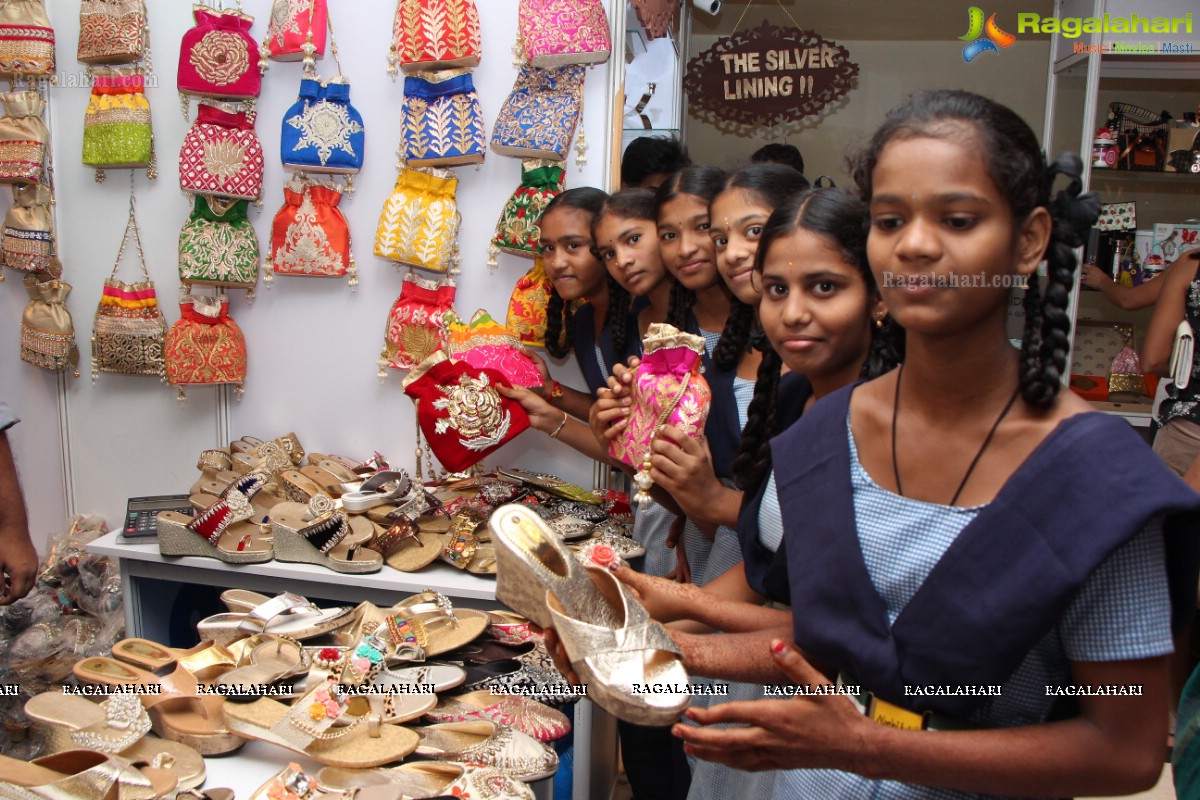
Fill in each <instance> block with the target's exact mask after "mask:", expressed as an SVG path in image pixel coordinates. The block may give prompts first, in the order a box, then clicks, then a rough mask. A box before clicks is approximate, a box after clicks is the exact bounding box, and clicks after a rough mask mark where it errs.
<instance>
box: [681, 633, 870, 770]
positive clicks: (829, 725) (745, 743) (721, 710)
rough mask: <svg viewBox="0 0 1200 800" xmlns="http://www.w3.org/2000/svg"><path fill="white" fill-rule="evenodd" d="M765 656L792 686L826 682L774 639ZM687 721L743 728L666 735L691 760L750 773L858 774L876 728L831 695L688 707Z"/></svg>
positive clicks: (688, 730)
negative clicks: (810, 771) (681, 746)
mask: <svg viewBox="0 0 1200 800" xmlns="http://www.w3.org/2000/svg"><path fill="white" fill-rule="evenodd" d="M771 653H772V655H773V657H774V660H775V663H776V665H777V666H778V667H779V669H780V671H781V672H783V674H785V675H786V676H787V677H788V678H789V679H790V680H791V682H792V683H794V684H795V685H798V686H804V685H809V686H814V687H815V686H825V685H828V684H829V680H828V679H827V678H826V677H825V676H824V675H822V674H821V673H820V672H818V671H817V670H816V669H815V668H814V667H813V666H812V665H811V664H809V663H808V661H806V660H805V659H804V657H803V656H801V655H800V653H798V652H797V651H796V649H795V647H794V646H792V645H785V644H784V643H783V642H782V641H780V640H778V639H776V640H774V641H773V642H772V643H771ZM687 718H688V719H690V720H692V721H693V722H696V723H699V724H700V725H701V726H711V725H716V724H718V723H733V724H734V725H740V726H743V727H733V728H714V727H693V726H690V725H684V724H676V725H675V726H674V728H672V729H671V732H672V733H673V734H674V735H675V736H678V737H679V738H680V739H683V741H684V751H685V752H687V753H689V754H691V755H695V756H696V757H697V758H702V759H704V760H705V761H715V762H718V763H722V764H729V765H730V766H733V767H737V768H738V769H744V770H750V771H761V770H770V769H822V768H823V769H839V770H844V771H847V772H860V774H861V769H862V766H861V765H862V764H865V763H866V760H867V759H869V758H870V736H871V734H872V733H873V731H872V728H873V727H876V725H875V723H874V722H871V721H870V720H868V719H867V718H866V717H865V716H863V715H862V714H860V713H859V712H858V710H857V709H856V708H855V707H854V704H853V703H852V702H851V701H850V699H849V698H847V697H845V696H842V695H837V694H829V695H817V694H814V695H804V696H802V695H797V696H796V697H793V698H789V699H787V700H755V701H751V702H744V703H722V704H720V705H716V706H713V707H712V708H695V707H693V708H689V709H688V711H687Z"/></svg>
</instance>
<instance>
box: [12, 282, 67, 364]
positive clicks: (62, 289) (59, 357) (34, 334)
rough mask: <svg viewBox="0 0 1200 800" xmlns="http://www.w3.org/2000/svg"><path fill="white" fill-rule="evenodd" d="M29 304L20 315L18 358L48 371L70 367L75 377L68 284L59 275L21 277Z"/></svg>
mask: <svg viewBox="0 0 1200 800" xmlns="http://www.w3.org/2000/svg"><path fill="white" fill-rule="evenodd" d="M25 291H26V292H28V293H29V304H28V305H26V306H25V311H24V313H22V314H21V360H22V361H25V362H28V363H30V364H33V365H34V366H35V367H41V368H42V369H48V370H50V371H52V372H65V371H66V370H68V369H71V370H73V371H74V373H75V377H76V378H78V377H79V348H78V347H76V346H75V323H74V322H73V321H72V320H71V312H70V311H69V310H68V309H67V296H68V295H69V294H71V284H69V283H67V282H66V281H63V280H60V279H59V278H51V279H50V280H43V279H42V278H40V277H39V276H38V275H26V276H25Z"/></svg>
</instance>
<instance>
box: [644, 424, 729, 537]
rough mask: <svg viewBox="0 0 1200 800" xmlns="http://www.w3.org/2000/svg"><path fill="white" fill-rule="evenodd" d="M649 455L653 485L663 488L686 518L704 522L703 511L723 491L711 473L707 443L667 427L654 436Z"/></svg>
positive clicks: (710, 459) (722, 486) (712, 472)
mask: <svg viewBox="0 0 1200 800" xmlns="http://www.w3.org/2000/svg"><path fill="white" fill-rule="evenodd" d="M651 453H652V455H651V457H650V467H651V468H650V477H651V478H652V479H653V480H654V483H655V484H657V485H659V486H661V487H662V488H664V489H666V490H667V491H668V492H669V493H670V494H671V497H673V498H675V502H677V503H678V504H679V506H680V508H682V509H683V511H684V512H685V513H686V514H687V515H688V516H689V517H695V518H698V519H707V517H706V516H705V514H704V513H703V512H704V510H705V509H706V508H707V506H708V504H709V503H711V502H712V500H713V498H714V497H717V496H719V495H720V494H721V493H722V492H724V491H725V489H726V487H725V485H724V484H723V483H721V481H719V480H718V479H717V475H716V472H715V471H714V470H713V465H712V453H711V452H710V451H709V449H708V444H707V443H706V442H701V441H699V440H697V439H693V438H691V437H690V436H686V435H684V433H683V432H682V431H680V430H679V429H678V428H675V427H673V426H671V425H666V426H663V427H662V428H660V429H659V432H658V435H657V436H655V437H654V443H653V445H652V446H651Z"/></svg>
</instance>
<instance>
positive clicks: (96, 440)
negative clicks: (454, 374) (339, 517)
mask: <svg viewBox="0 0 1200 800" xmlns="http://www.w3.org/2000/svg"><path fill="white" fill-rule="evenodd" d="M147 5H148V6H149V14H150V29H151V39H152V47H153V72H152V73H151V75H150V76H149V78H148V82H149V83H150V85H151V88H149V89H148V91H147V95H148V97H149V99H150V103H151V106H152V110H153V114H154V134H155V146H156V149H157V152H158V159H159V173H160V174H159V177H158V179H157V180H156V181H149V180H147V178H146V175H145V173H144V172H137V173H135V183H136V198H137V208H138V217H139V220H140V222H141V225H142V232H143V238H144V242H145V245H146V255H147V260H148V263H149V268H150V273H151V276H152V278H153V279H154V280H155V282H156V284H157V288H158V294H159V298H160V300H161V301H162V304H163V307H164V310H165V312H166V315H167V319H168V322H174V321H175V320H176V319H178V317H179V308H178V304H177V302H176V301H177V288H178V286H179V281H178V272H177V252H178V236H179V230H180V228H181V227H182V225H183V223H184V222H185V220H186V219H187V217H188V213H189V211H190V209H191V204H190V201H189V199H188V198H187V197H185V196H184V195H183V194H182V193H181V192H180V190H179V180H178V179H179V176H178V152H179V147H180V144H181V143H182V141H183V137H184V135H185V133H186V132H187V129H188V123H187V122H186V121H185V120H184V118H183V115H182V113H181V111H180V107H179V100H178V95H177V94H176V91H175V71H176V67H177V64H178V57H179V45H180V40H181V37H182V36H183V33H184V31H186V30H187V29H188V27H189V26H190V24H191V5H190V4H189V3H186V2H173V3H161V2H152V3H147ZM227 5H229V6H232V2H227ZM477 5H478V7H479V12H480V17H481V21H482V27H483V40H484V48H483V62H482V64H481V65H480V67H479V68H478V69H476V70H475V72H474V82H475V86H476V88H477V90H478V92H479V97H480V101H481V104H482V106H483V113H484V117H485V119H486V122H487V128H488V133H489V135H490V133H491V129H492V123H493V122H494V120H495V117H496V115H497V114H498V113H499V111H500V106H501V104H502V103H503V101H504V98H505V97H506V96H507V94H508V92H509V90H510V89H511V88H512V84H513V81H514V79H515V78H516V76H517V67H516V66H514V64H513V54H512V45H513V43H514V42H515V40H516V33H517V0H480V1H479V2H478V3H477ZM611 5H616V6H617V7H616V8H611V7H610V6H611ZM46 6H47V8H48V11H49V14H50V17H51V20H52V23H53V25H54V28H55V32H56V34H57V40H58V59H59V73H58V86H56V87H54V88H51V89H50V90H49V91H50V111H49V117H48V120H49V124H50V126H51V128H52V137H53V144H54V155H55V177H56V184H57V200H58V206H57V218H58V225H59V242H60V249H61V253H62V260H63V263H64V265H65V273H64V277H65V279H66V280H67V281H68V282H69V283H71V284H72V285H73V286H74V291H73V293H72V294H71V297H70V300H69V302H68V305H69V307H70V310H71V312H72V314H73V316H74V319H75V325H76V332H77V339H78V342H79V346H80V351H81V354H82V359H81V364H80V378H79V379H78V380H76V379H74V378H69V379H65V380H60V379H58V378H57V377H56V376H54V375H51V374H49V373H47V372H44V371H42V370H39V369H37V368H34V367H32V366H30V365H28V364H25V363H23V362H21V361H19V359H18V357H17V353H18V339H19V335H20V333H19V329H20V324H19V320H20V316H21V310H22V308H23V307H24V304H25V299H26V296H25V292H24V287H23V285H22V283H21V281H20V280H19V278H20V276H19V275H17V274H15V273H13V272H12V271H11V270H9V271H8V279H7V280H6V281H5V282H4V283H3V284H0V308H2V309H3V310H4V319H5V320H6V322H5V324H4V326H3V329H2V330H0V354H2V355H0V396H3V397H4V398H5V399H7V401H8V402H9V403H10V404H12V405H13V406H14V407H15V408H16V409H17V410H18V413H19V415H20V416H21V418H22V423H21V424H20V425H19V426H17V427H16V428H15V429H13V431H12V432H11V435H10V438H11V439H12V441H13V442H14V445H15V450H16V457H17V460H18V463H19V470H20V473H21V477H22V481H23V485H24V488H25V492H26V496H27V499H28V505H29V506H30V510H31V515H32V529H33V532H34V538H35V542H37V544H38V545H39V548H44V545H45V542H46V540H47V538H48V537H49V536H50V535H52V534H54V533H56V532H59V531H61V530H63V529H64V528H65V527H66V522H67V519H68V516H69V515H70V514H72V513H89V512H90V513H97V514H100V515H102V516H104V517H105V518H106V519H107V520H108V522H109V525H110V526H112V527H116V526H117V525H119V524H120V523H121V521H122V519H123V514H124V509H125V502H126V499H127V498H128V497H131V496H138V495H152V494H168V493H178V492H186V491H187V489H188V487H189V486H191V484H192V483H193V481H194V480H195V479H196V476H197V472H196V468H195V464H196V458H197V456H198V454H199V453H200V452H201V451H202V450H204V449H206V448H211V447H217V446H223V445H225V444H228V442H229V440H230V439H231V438H237V437H240V436H242V435H247V434H249V435H254V436H259V437H263V438H269V437H273V436H278V435H280V434H283V433H286V432H288V431H295V432H296V434H297V435H298V436H299V437H300V439H301V441H302V443H303V444H304V446H305V447H306V448H308V449H309V450H313V451H320V452H326V453H328V452H335V453H344V454H347V455H350V456H355V457H363V456H366V455H369V454H370V453H371V452H373V451H375V450H378V451H380V452H382V453H384V454H385V455H387V456H388V457H389V458H390V459H391V461H392V463H393V464H395V465H398V466H402V467H404V468H406V469H409V470H411V469H412V468H413V467H414V463H415V456H414V451H415V447H416V420H415V414H414V410H413V406H412V403H411V401H410V400H409V399H408V397H407V396H405V395H404V393H403V391H402V389H401V387H400V381H401V379H402V378H403V377H404V373H399V372H391V374H389V376H388V378H387V379H386V380H385V381H383V382H381V381H380V380H379V378H378V377H377V372H378V366H377V365H376V360H377V359H378V357H379V352H380V349H381V347H382V345H383V334H384V327H385V323H386V320H387V316H388V311H389V309H390V308H391V305H392V303H393V302H394V301H395V299H396V297H397V296H398V295H399V293H400V290H401V286H402V279H403V275H404V271H402V270H401V271H398V270H397V269H396V267H395V266H394V265H393V264H391V263H390V262H387V261H384V260H383V259H380V258H377V257H376V256H374V255H373V243H374V234H375V229H376V223H377V222H378V219H379V212H380V209H381V208H382V206H383V203H384V201H385V199H386V198H387V197H388V194H389V193H390V192H391V190H392V187H393V185H394V183H395V180H396V148H397V145H398V144H399V143H400V141H401V117H400V110H401V104H402V102H403V94H404V93H403V76H401V78H400V79H398V80H397V81H396V82H395V83H393V82H392V80H391V79H390V78H389V77H388V75H387V74H386V67H387V54H388V46H389V43H390V37H391V31H392V19H393V14H394V11H395V0H353V2H351V0H329V6H330V9H331V15H332V18H333V24H334V29H335V32H336V34H337V41H338V45H339V50H340V53H339V57H340V59H341V62H342V67H343V69H344V72H345V74H346V76H347V77H348V78H349V80H350V83H351V100H352V103H353V104H354V105H355V107H356V108H357V109H358V110H359V111H360V112H361V113H362V115H363V118H364V126H365V128H366V156H365V169H364V170H363V172H362V174H361V175H359V176H358V177H357V179H356V180H355V187H356V190H355V192H354V193H353V194H352V195H348V196H346V197H345V198H344V200H343V201H342V206H341V207H342V209H343V210H344V212H345V214H346V216H347V218H348V219H349V221H350V230H351V234H352V236H353V242H354V244H353V247H354V255H355V258H356V260H357V263H358V270H359V279H360V281H361V285H360V286H359V287H358V291H357V292H356V293H355V292H351V290H350V288H349V287H348V286H347V282H346V280H345V279H342V280H328V279H316V278H295V277H286V276H281V277H278V278H276V280H275V283H274V286H273V287H272V288H270V289H268V288H266V286H265V285H264V284H261V283H260V285H259V287H258V291H257V292H256V294H257V298H256V299H255V300H254V302H253V304H250V303H248V302H247V301H246V298H245V293H244V292H242V291H238V290H231V291H230V297H231V313H232V316H233V318H234V320H236V321H237V323H238V324H239V325H240V326H241V327H242V329H243V331H245V335H246V340H247V343H248V346H249V374H248V377H247V380H246V384H245V395H244V397H243V398H242V399H240V400H238V399H236V398H235V396H234V393H233V391H232V390H226V389H222V388H217V387H193V388H189V389H188V390H187V402H186V403H183V404H181V403H179V402H178V401H177V400H176V392H175V390H174V389H173V388H171V387H168V386H166V385H163V384H160V383H159V382H158V381H157V380H156V379H154V378H136V377H121V376H113V375H100V376H98V378H97V380H96V382H95V383H93V376H92V372H91V369H90V363H89V362H90V358H89V356H90V345H89V339H90V336H91V327H92V317H93V315H94V313H95V309H96V305H97V303H98V301H99V298H100V293H101V289H102V287H103V283H104V279H105V278H106V277H108V274H109V272H110V270H111V269H112V266H113V261H114V259H115V256H116V253H117V249H118V247H119V245H120V239H121V233H122V231H123V229H124V226H125V220H126V209H127V207H128V196H129V173H128V172H127V171H111V172H109V173H108V178H107V180H106V181H105V182H103V183H96V182H95V181H94V179H93V172H92V170H90V169H87V168H85V167H84V166H83V165H82V164H81V163H80V156H79V154H80V149H81V145H82V137H83V120H84V112H85V109H86V108H87V104H88V97H89V83H88V80H87V75H86V73H85V70H84V68H83V66H82V65H79V64H77V63H76V62H75V60H74V54H75V46H76V42H77V38H78V32H79V16H78V15H79V2H78V0H47V2H46ZM605 6H606V8H608V9H609V13H610V22H611V23H612V25H613V27H614V30H616V31H621V30H623V27H624V8H623V4H620V3H616V4H613V3H611V0H606V2H605ZM243 7H244V10H245V11H246V12H247V13H250V14H253V15H254V16H255V17H256V21H255V24H254V29H253V34H254V35H255V37H256V38H257V39H259V40H261V39H262V38H263V37H264V35H265V32H266V27H267V18H268V16H269V13H270V7H271V2H270V0H244V2H243ZM613 38H614V40H615V42H617V43H618V45H619V43H620V42H622V41H623V38H624V37H623V36H621V35H618V36H614V37H613ZM619 59H620V55H619V51H618V55H617V58H616V59H614V60H616V61H617V62H618V64H619ZM301 69H302V68H301V65H300V64H299V63H291V64H284V63H277V62H272V63H271V67H270V70H269V71H268V73H267V75H266V78H265V79H264V84H263V94H262V97H261V98H260V100H259V104H258V125H257V130H258V135H259V137H260V139H261V140H262V143H263V147H264V149H265V151H266V155H267V170H266V180H265V189H264V194H263V203H262V208H259V209H255V208H254V207H253V206H252V207H251V219H252V221H253V223H254V226H255V228H256V230H257V231H258V236H259V241H260V245H261V246H262V248H263V251H264V253H265V252H267V250H268V247H269V241H270V238H269V237H270V226H271V221H272V218H273V217H274V215H275V212H276V211H277V210H278V209H279V207H280V205H281V204H282V202H283V184H284V181H285V180H286V174H285V171H284V170H283V168H282V166H281V164H280V158H279V142H280V131H281V127H280V126H281V123H282V120H283V116H284V113H285V112H286V110H287V109H288V108H289V106H290V105H291V104H292V103H294V102H295V100H296V93H297V90H298V88H299V83H300V77H301ZM318 69H319V71H320V73H321V75H322V76H323V77H330V76H332V75H333V74H334V73H335V66H334V63H333V60H332V59H331V58H330V57H328V55H327V56H326V57H325V58H324V59H323V60H321V61H319V62H318ZM617 72H618V74H616V75H614V74H612V70H611V68H610V65H601V66H599V67H594V68H591V69H590V70H589V71H588V77H587V84H586V101H585V108H586V113H585V115H584V127H585V131H586V136H587V141H588V144H589V145H590V149H589V153H588V159H587V165H586V166H585V167H584V168H583V169H582V170H580V169H579V168H578V167H577V165H576V163H575V160H574V156H575V153H574V152H572V153H571V158H570V160H568V162H567V167H568V169H567V186H568V187H575V186H598V187H602V188H604V187H607V186H608V177H609V176H608V173H609V153H610V152H611V150H612V141H613V127H614V126H613V120H612V108H613V106H614V105H616V106H618V107H619V105H620V104H619V102H618V103H615V104H614V103H613V102H612V98H613V97H615V96H616V93H618V92H619V91H620V88H619V87H620V79H619V72H620V71H619V70H618V71H617ZM194 109H195V105H194V103H193V111H192V117H193V118H194V117H195V110H194ZM455 174H456V175H457V176H458V178H459V189H458V203H459V209H460V211H461V213H462V216H463V225H462V232H461V239H460V241H461V250H462V274H461V276H460V278H459V281H458V295H457V303H456V307H457V310H458V312H459V313H460V314H461V315H462V316H463V317H469V316H470V315H471V314H472V313H473V312H474V311H475V310H476V309H477V308H486V309H487V310H489V311H490V312H491V313H492V314H493V315H494V316H496V317H497V318H499V319H503V318H504V314H505V312H506V309H507V305H508V299H509V296H510V293H511V291H512V287H513V284H514V283H515V282H516V281H517V279H518V278H520V277H521V275H523V274H524V273H525V272H526V271H527V270H528V269H529V268H530V266H531V265H532V262H531V261H528V260H525V259H521V258H518V257H515V256H510V255H505V254H502V255H500V257H499V266H498V267H495V268H489V267H488V266H487V259H488V241H489V238H490V237H491V234H492V232H493V229H494V227H495V224H496V221H497V219H498V218H499V215H500V211H501V207H502V206H503V204H504V202H505V200H506V199H507V198H508V196H509V195H510V194H511V193H512V192H513V190H514V189H515V188H516V187H517V185H518V183H519V181H520V177H521V162H520V161H519V160H518V159H514V158H508V157H504V156H499V155H497V154H495V153H491V152H489V153H488V156H487V159H486V161H485V163H484V164H483V165H482V166H481V167H478V168H477V167H461V168H458V169H456V170H455ZM136 270H137V266H136V261H135V260H134V259H133V258H132V255H131V254H129V253H127V255H126V261H125V263H124V265H123V272H122V275H123V276H125V279H126V280H133V279H134V278H133V277H132V276H133V275H135V274H136ZM420 274H423V275H425V277H431V276H430V275H429V274H427V273H420ZM551 370H552V373H553V374H554V376H555V377H556V378H558V379H559V380H561V381H562V382H563V383H566V384H568V385H574V386H577V387H582V386H583V385H584V384H583V381H582V379H581V378H580V376H579V373H578V371H577V369H576V368H575V365H574V362H573V361H568V362H565V363H552V364H551ZM486 463H487V464H489V465H493V464H494V465H510V466H520V467H525V468H536V469H541V470H548V471H551V472H554V473H557V474H559V475H561V476H563V477H564V478H567V479H569V480H573V481H576V482H580V483H583V484H588V485H590V484H591V483H592V481H593V462H591V461H589V460H588V459H585V458H583V457H582V456H579V455H578V454H576V453H575V452H574V451H572V450H569V449H568V448H566V447H564V446H562V445H560V444H558V443H556V442H551V441H550V440H549V439H548V437H546V436H545V435H544V434H542V433H539V432H537V431H529V432H527V433H525V434H523V435H522V436H520V437H518V438H517V439H516V440H515V441H514V442H512V443H510V444H508V445H506V446H505V447H504V448H503V449H501V450H500V451H498V452H497V453H495V454H493V455H491V456H490V457H489V458H488V459H487V460H486Z"/></svg>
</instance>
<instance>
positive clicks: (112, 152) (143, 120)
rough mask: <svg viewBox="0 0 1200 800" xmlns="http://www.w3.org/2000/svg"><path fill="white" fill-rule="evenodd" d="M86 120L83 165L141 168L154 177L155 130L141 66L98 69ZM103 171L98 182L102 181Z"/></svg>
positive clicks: (156, 172) (155, 171)
mask: <svg viewBox="0 0 1200 800" xmlns="http://www.w3.org/2000/svg"><path fill="white" fill-rule="evenodd" d="M95 75H96V77H95V80H94V82H93V84H92V97H91V100H90V101H89V102H88V107H87V113H86V115H85V116H84V118H83V163H84V164H86V165H87V166H89V167H95V168H96V169H97V170H105V169H142V168H145V169H146V170H147V175H148V176H149V177H151V178H155V177H157V175H158V171H157V170H156V169H155V161H154V127H153V124H152V120H151V117H150V101H149V100H147V99H146V78H145V75H144V73H143V70H142V68H141V67H127V68H119V67H117V68H110V67H97V68H96V70H95ZM103 178H104V173H103V172H100V173H99V175H98V176H97V179H98V180H103Z"/></svg>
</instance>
